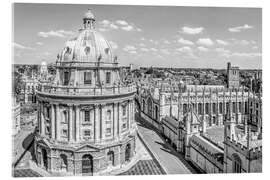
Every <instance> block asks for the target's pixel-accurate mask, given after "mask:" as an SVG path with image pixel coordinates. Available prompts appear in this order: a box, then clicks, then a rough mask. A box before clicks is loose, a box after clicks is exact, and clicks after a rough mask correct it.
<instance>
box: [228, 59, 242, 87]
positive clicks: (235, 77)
mask: <svg viewBox="0 0 270 180" xmlns="http://www.w3.org/2000/svg"><path fill="white" fill-rule="evenodd" d="M239 87H240V76H239V67H232V66H231V63H228V65H227V88H231V89H238V88H239Z"/></svg>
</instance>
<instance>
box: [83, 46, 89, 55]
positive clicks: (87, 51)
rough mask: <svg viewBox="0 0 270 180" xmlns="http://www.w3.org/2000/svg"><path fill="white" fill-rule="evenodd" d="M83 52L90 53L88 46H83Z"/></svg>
mask: <svg viewBox="0 0 270 180" xmlns="http://www.w3.org/2000/svg"><path fill="white" fill-rule="evenodd" d="M84 52H85V54H86V55H88V54H89V53H90V47H89V46H87V47H85V49H84Z"/></svg>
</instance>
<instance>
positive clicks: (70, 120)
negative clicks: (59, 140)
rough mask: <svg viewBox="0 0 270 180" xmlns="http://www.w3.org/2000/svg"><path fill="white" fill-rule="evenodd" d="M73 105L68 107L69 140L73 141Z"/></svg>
mask: <svg viewBox="0 0 270 180" xmlns="http://www.w3.org/2000/svg"><path fill="white" fill-rule="evenodd" d="M72 108H73V105H71V104H70V105H68V110H69V116H68V131H69V134H68V140H69V141H73V140H74V138H73V111H72Z"/></svg>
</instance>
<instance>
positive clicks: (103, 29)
mask: <svg viewBox="0 0 270 180" xmlns="http://www.w3.org/2000/svg"><path fill="white" fill-rule="evenodd" d="M98 30H99V31H101V32H105V31H108V29H105V28H98Z"/></svg>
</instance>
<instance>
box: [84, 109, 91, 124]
mask: <svg viewBox="0 0 270 180" xmlns="http://www.w3.org/2000/svg"><path fill="white" fill-rule="evenodd" d="M84 122H90V111H89V110H85V111H84Z"/></svg>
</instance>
